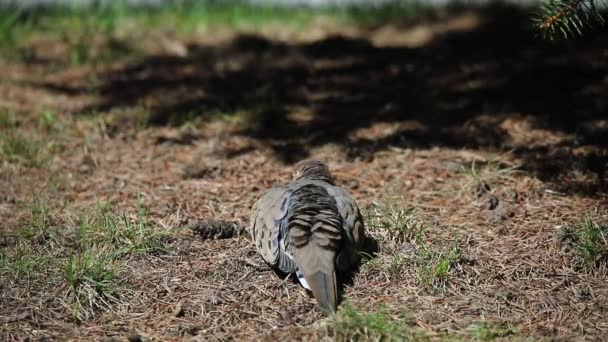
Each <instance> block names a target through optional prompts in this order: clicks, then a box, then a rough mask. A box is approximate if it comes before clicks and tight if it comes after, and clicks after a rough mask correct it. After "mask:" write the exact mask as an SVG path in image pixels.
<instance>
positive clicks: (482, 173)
mask: <svg viewBox="0 0 608 342" xmlns="http://www.w3.org/2000/svg"><path fill="white" fill-rule="evenodd" d="M460 172H461V173H462V174H464V175H465V176H466V177H467V182H466V183H465V184H464V186H463V189H464V190H466V191H474V192H475V193H476V194H478V195H480V194H482V193H484V192H488V191H490V190H491V188H490V186H491V185H492V184H494V183H497V182H504V181H514V179H515V178H514V176H515V175H516V174H517V173H519V172H521V171H520V170H519V166H517V165H515V166H512V165H506V164H504V163H501V162H500V161H498V160H497V159H489V160H487V161H484V162H476V161H472V162H471V163H467V164H463V165H462V166H461V168H460Z"/></svg>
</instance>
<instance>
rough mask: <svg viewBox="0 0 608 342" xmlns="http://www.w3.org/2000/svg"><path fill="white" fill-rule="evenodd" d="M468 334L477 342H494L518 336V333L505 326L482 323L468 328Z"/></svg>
mask: <svg viewBox="0 0 608 342" xmlns="http://www.w3.org/2000/svg"><path fill="white" fill-rule="evenodd" d="M466 333H467V334H468V335H470V337H471V338H472V339H473V340H475V341H492V340H495V339H497V338H502V337H508V336H512V335H516V334H517V333H518V331H517V329H515V328H513V327H511V326H508V325H505V324H499V323H491V322H487V321H481V322H476V323H474V324H471V325H470V326H469V327H467V329H466Z"/></svg>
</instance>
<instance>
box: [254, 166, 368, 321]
mask: <svg viewBox="0 0 608 342" xmlns="http://www.w3.org/2000/svg"><path fill="white" fill-rule="evenodd" d="M297 167H298V169H297V172H296V178H295V179H294V180H293V181H292V182H291V183H289V184H288V185H286V186H274V187H272V188H270V189H269V190H267V191H266V192H265V193H264V194H263V195H262V197H261V198H260V199H259V200H258V201H257V202H256V204H255V205H254V206H253V209H252V213H251V226H250V231H251V234H252V238H253V240H254V241H255V245H256V249H257V250H258V252H259V253H260V255H261V256H262V258H263V259H264V260H265V261H266V262H267V263H268V264H269V265H270V266H271V267H273V268H276V269H278V270H280V271H282V272H284V273H296V274H297V275H298V279H299V280H300V282H301V283H302V285H303V286H304V287H306V288H309V289H311V290H312V291H313V294H314V295H315V298H316V299H317V301H318V302H319V305H320V306H321V307H322V308H324V309H327V310H333V309H335V302H336V296H337V294H336V284H335V278H336V274H335V273H336V272H338V273H339V272H348V271H349V270H350V269H351V268H352V267H353V266H354V265H355V264H356V263H358V262H359V256H358V253H357V252H358V251H360V250H361V247H362V243H363V240H364V226H363V219H362V217H361V214H360V211H359V208H358V207H357V204H356V203H355V201H354V199H353V198H352V197H351V196H350V194H349V193H348V192H347V191H345V190H344V189H342V188H340V187H338V186H336V185H334V181H333V179H332V177H331V174H330V173H329V170H328V168H327V166H326V165H325V164H323V163H321V162H316V161H306V162H302V163H300V164H298V166H297ZM304 278H305V279H304ZM309 286H310V287H309ZM320 297H321V298H320Z"/></svg>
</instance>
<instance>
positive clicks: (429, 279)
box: [416, 247, 461, 290]
mask: <svg viewBox="0 0 608 342" xmlns="http://www.w3.org/2000/svg"><path fill="white" fill-rule="evenodd" d="M460 256H461V252H460V249H459V248H458V247H453V248H452V249H450V250H449V251H447V252H446V251H440V250H435V249H433V248H431V247H425V248H423V249H422V252H421V253H420V254H419V256H418V265H417V271H416V280H417V282H418V285H419V286H420V287H422V288H423V289H427V290H439V289H442V288H444V287H445V285H446V283H447V279H448V274H449V271H450V269H451V268H452V267H453V266H454V265H455V264H456V263H457V262H458V261H460Z"/></svg>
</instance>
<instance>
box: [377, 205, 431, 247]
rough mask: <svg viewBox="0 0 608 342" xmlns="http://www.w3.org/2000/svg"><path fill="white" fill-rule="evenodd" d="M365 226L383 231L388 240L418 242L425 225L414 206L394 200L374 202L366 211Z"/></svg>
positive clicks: (420, 239)
mask: <svg viewBox="0 0 608 342" xmlns="http://www.w3.org/2000/svg"><path fill="white" fill-rule="evenodd" d="M366 226H367V227H370V228H371V229H376V230H377V231H381V232H384V233H385V234H386V235H387V236H388V238H389V239H390V240H393V241H397V242H406V241H408V242H411V243H414V244H420V243H421V241H422V236H423V234H424V230H425V227H424V225H423V224H422V222H421V221H420V220H419V219H418V216H417V214H416V210H415V209H414V208H405V207H403V206H399V205H397V204H396V203H395V202H392V201H387V202H385V203H383V204H377V203H376V204H374V205H373V206H372V207H371V208H370V209H369V210H368V212H367V220H366Z"/></svg>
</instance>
